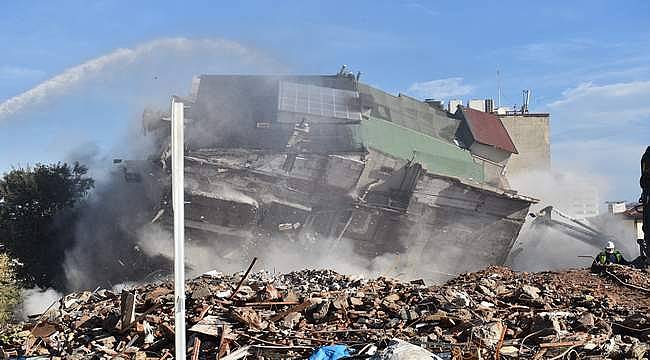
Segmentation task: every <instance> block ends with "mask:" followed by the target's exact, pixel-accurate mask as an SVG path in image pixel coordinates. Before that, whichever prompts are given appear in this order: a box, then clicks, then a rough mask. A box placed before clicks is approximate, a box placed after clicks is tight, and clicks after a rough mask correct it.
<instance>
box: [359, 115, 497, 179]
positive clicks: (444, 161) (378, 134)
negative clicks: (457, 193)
mask: <svg viewBox="0 0 650 360" xmlns="http://www.w3.org/2000/svg"><path fill="white" fill-rule="evenodd" d="M361 134H362V137H363V141H364V144H365V145H366V147H369V148H373V149H376V150H378V151H381V152H383V153H386V154H388V155H391V156H394V157H397V158H400V159H405V160H408V159H415V160H416V161H417V162H419V163H421V164H422V166H423V167H424V168H426V169H427V171H429V172H431V173H435V174H441V175H446V176H453V177H457V178H461V179H472V180H474V181H477V182H483V181H484V174H483V168H482V167H481V166H480V165H478V164H476V163H474V160H473V159H472V155H471V153H470V152H469V151H466V150H463V149H460V148H458V147H457V146H455V145H452V144H449V143H447V142H444V141H441V140H439V139H436V138H433V137H431V136H428V135H425V134H422V133H419V132H417V131H414V130H412V129H408V128H406V127H404V126H400V125H397V124H394V123H391V122H389V121H385V120H381V119H377V118H374V117H370V118H368V119H364V120H362V121H361Z"/></svg>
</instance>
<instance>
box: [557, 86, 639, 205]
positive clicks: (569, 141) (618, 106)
mask: <svg viewBox="0 0 650 360" xmlns="http://www.w3.org/2000/svg"><path fill="white" fill-rule="evenodd" d="M649 98H650V81H633V82H621V83H612V84H604V85H596V84H594V83H591V82H588V83H582V84H579V85H578V86H576V87H574V88H571V89H567V90H565V91H564V92H563V93H562V98H561V99H559V100H557V101H555V102H552V103H550V104H549V105H548V109H549V110H550V111H551V114H552V122H551V126H552V132H553V134H554V135H553V140H552V145H551V146H552V150H553V166H554V168H556V169H557V168H563V169H574V170H576V169H577V170H579V171H583V172H585V173H591V174H594V175H598V176H601V177H604V178H607V179H608V183H609V185H610V186H609V189H608V190H609V191H608V192H607V195H606V196H607V198H606V199H614V200H616V199H626V200H636V198H637V197H638V194H637V193H638V191H639V189H638V174H639V169H638V167H639V159H640V157H641V154H642V153H643V151H644V150H645V147H646V146H647V145H648V136H649V134H650V104H648V102H647V99H649Z"/></svg>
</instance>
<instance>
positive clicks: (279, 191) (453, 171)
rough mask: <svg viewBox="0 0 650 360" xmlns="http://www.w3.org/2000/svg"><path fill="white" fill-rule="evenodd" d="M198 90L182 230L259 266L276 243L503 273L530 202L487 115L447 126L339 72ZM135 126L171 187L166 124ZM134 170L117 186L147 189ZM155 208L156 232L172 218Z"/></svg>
mask: <svg viewBox="0 0 650 360" xmlns="http://www.w3.org/2000/svg"><path fill="white" fill-rule="evenodd" d="M192 88H193V90H192V94H191V96H190V97H189V98H187V99H183V101H184V103H185V104H186V111H185V113H186V124H185V129H186V130H185V134H186V147H187V151H186V155H185V175H186V199H187V200H188V204H187V205H186V207H187V208H186V228H187V229H188V234H189V236H190V237H192V238H193V239H198V240H200V241H219V242H221V243H223V244H229V245H228V248H229V249H231V250H232V251H230V252H228V253H229V254H231V255H232V254H237V255H247V256H255V252H256V251H263V249H264V247H265V245H263V244H265V243H266V242H272V241H273V239H274V238H277V237H278V236H282V237H300V238H303V239H304V238H307V239H310V241H319V239H324V238H328V239H336V240H337V241H341V240H343V239H345V240H346V241H348V240H349V241H351V242H352V243H353V244H354V251H355V252H356V253H358V254H360V255H363V256H367V257H373V256H379V255H382V254H386V253H393V254H395V253H399V254H408V256H410V257H412V256H416V257H418V258H419V259H416V260H424V261H426V262H431V263H439V264H447V265H444V266H443V268H444V269H445V270H448V271H450V272H460V271H471V270H476V269H480V268H482V267H484V266H486V265H489V264H502V263H503V262H504V261H505V259H506V257H507V255H508V252H509V250H510V249H511V247H512V245H513V243H514V241H515V239H516V238H517V235H518V233H519V231H520V229H521V226H522V224H523V222H524V219H525V216H526V214H527V213H528V209H529V206H530V205H531V204H532V203H533V202H535V200H534V199H531V198H528V197H525V196H521V195H518V194H517V192H516V191H513V190H511V189H509V186H508V183H507V181H506V179H505V175H504V174H505V172H504V167H505V165H506V163H507V159H508V156H507V155H509V154H510V153H516V152H517V150H516V149H515V147H514V144H513V142H512V140H511V139H510V137H509V136H508V133H507V131H506V130H505V128H504V127H503V124H501V120H500V119H499V118H498V117H496V116H494V115H490V114H485V113H482V114H478V113H479V112H478V111H475V110H472V109H463V108H462V107H459V110H458V111H457V112H456V114H450V113H448V112H446V111H443V110H442V109H441V108H440V107H438V106H436V104H435V103H434V102H421V101H419V100H416V99H414V98H411V97H408V96H405V95H402V94H400V95H399V96H393V95H391V94H388V93H385V92H383V91H381V90H379V89H376V88H373V87H371V86H368V85H366V84H363V83H361V82H359V79H358V76H354V75H353V74H350V73H349V72H346V71H345V70H342V71H340V72H339V73H338V74H336V75H324V76H321V75H319V76H258V75H202V76H199V77H197V78H195V80H194V82H193V86H192ZM143 120H144V127H145V129H146V130H147V131H148V132H150V133H153V134H154V136H156V137H157V139H158V140H159V141H158V143H159V144H160V156H159V158H158V160H159V161H157V162H156V163H157V164H158V165H156V166H155V168H156V169H157V170H155V171H157V172H158V174H159V175H160V177H165V176H167V175H166V174H168V172H169V171H168V169H169V168H170V156H169V154H170V152H169V118H168V117H166V116H160V115H159V114H155V115H152V114H151V113H148V114H145V116H144V119H143ZM499 125H500V126H499ZM469 140H473V142H472V141H469ZM476 144H478V145H480V147H479V146H475V145H476ZM486 147H489V148H490V149H491V151H492V152H490V151H488V150H490V149H488V150H486ZM494 151H498V152H504V153H505V155H504V154H497V155H498V156H501V157H500V158H498V159H497V158H495V157H494V156H493V155H494V154H493V152H494ZM134 164H135V163H133V162H125V163H124V165H125V174H127V175H128V176H130V178H131V179H136V180H137V181H141V180H142V181H149V179H150V178H151V177H147V176H139V175H137V174H138V173H139V172H143V171H144V170H143V168H142V166H141V164H140V165H139V166H134ZM149 165H151V164H149ZM149 165H148V166H147V169H146V171H147V172H151V171H154V170H152V169H151V168H150V166H149ZM143 179H144V180H143ZM159 180H160V179H158V180H156V181H158V182H159ZM161 196H163V197H164V191H163V193H162V195H161ZM162 203H163V206H162V209H161V211H159V213H158V216H156V217H155V219H154V220H155V221H163V222H165V221H167V220H166V219H167V217H165V216H161V215H162V214H163V213H164V212H166V213H170V212H171V209H169V208H168V207H167V206H168V205H165V204H166V203H165V202H164V201H163V202H162ZM335 243H336V242H335ZM231 255H226V254H225V253H224V256H231ZM237 255H232V256H237ZM411 260H413V259H411ZM416 262H419V261H416ZM437 269H440V267H437ZM418 275H421V276H427V274H426V269H424V273H422V271H419V274H418Z"/></svg>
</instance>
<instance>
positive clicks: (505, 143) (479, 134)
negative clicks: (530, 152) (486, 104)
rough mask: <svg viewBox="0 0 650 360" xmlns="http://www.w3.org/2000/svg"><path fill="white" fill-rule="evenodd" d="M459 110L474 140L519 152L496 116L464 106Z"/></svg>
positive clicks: (511, 151) (515, 152)
mask: <svg viewBox="0 0 650 360" xmlns="http://www.w3.org/2000/svg"><path fill="white" fill-rule="evenodd" d="M461 110H462V113H463V117H464V118H465V120H466V121H467V125H468V126H469V130H470V131H471V132H472V136H473V137H474V140H475V141H476V142H479V143H481V144H485V145H491V146H494V147H496V148H499V149H501V150H505V151H507V152H510V153H513V154H519V152H518V151H517V148H515V144H514V143H513V142H512V139H511V138H510V135H508V130H506V128H505V126H503V123H502V122H501V119H499V117H498V116H496V115H494V114H490V113H486V112H483V111H478V110H474V109H470V108H465V107H462V108H461Z"/></svg>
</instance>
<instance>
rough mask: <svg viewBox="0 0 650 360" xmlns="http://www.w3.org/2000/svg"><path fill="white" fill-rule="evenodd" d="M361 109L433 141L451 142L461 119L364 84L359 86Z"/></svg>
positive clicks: (419, 102) (412, 99) (415, 100)
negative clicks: (417, 132) (424, 135)
mask: <svg viewBox="0 0 650 360" xmlns="http://www.w3.org/2000/svg"><path fill="white" fill-rule="evenodd" d="M359 93H360V96H361V99H362V107H364V108H365V109H370V116H372V117H374V118H379V119H383V120H387V121H390V122H393V123H395V124H398V125H402V126H404V127H407V128H409V129H412V130H415V131H419V132H421V133H424V134H426V135H429V136H432V137H434V138H436V139H439V140H442V141H446V142H448V143H452V141H453V138H454V136H455V134H456V130H457V129H458V126H460V120H458V119H455V118H454V117H453V116H451V115H450V114H447V112H446V111H442V110H438V109H434V108H432V107H431V106H429V105H428V104H426V103H424V102H422V101H419V100H417V99H414V98H411V97H409V96H406V95H399V96H394V95H391V94H389V93H386V92H384V91H382V90H379V89H376V88H373V87H371V86H368V85H365V84H359Z"/></svg>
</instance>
